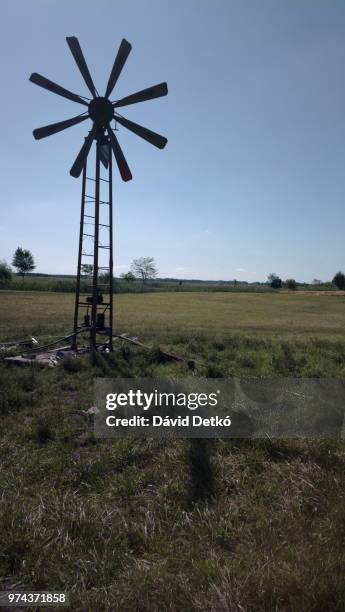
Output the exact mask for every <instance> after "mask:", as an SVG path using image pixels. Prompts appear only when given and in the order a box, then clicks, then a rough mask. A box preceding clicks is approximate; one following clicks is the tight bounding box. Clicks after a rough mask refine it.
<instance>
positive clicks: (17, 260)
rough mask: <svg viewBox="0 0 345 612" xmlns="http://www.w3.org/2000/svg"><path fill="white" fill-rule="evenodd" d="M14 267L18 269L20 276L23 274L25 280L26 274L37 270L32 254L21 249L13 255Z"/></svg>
mask: <svg viewBox="0 0 345 612" xmlns="http://www.w3.org/2000/svg"><path fill="white" fill-rule="evenodd" d="M12 266H14V267H15V268H17V272H18V274H21V276H22V277H23V279H24V277H25V274H28V272H32V270H34V269H35V268H36V266H35V262H34V257H33V255H32V253H31V252H30V251H28V250H27V249H22V248H21V247H18V248H17V250H16V252H15V253H14V255H13V260H12Z"/></svg>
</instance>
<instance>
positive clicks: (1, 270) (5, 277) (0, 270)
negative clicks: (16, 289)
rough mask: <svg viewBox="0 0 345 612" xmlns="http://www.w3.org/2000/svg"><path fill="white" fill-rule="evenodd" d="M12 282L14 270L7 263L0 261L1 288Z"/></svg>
mask: <svg viewBox="0 0 345 612" xmlns="http://www.w3.org/2000/svg"><path fill="white" fill-rule="evenodd" d="M11 280H12V270H11V268H10V266H9V265H8V264H7V263H6V261H0V288H1V287H6V286H7V285H8V284H9V282H10V281H11Z"/></svg>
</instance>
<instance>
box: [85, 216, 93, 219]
mask: <svg viewBox="0 0 345 612" xmlns="http://www.w3.org/2000/svg"><path fill="white" fill-rule="evenodd" d="M84 217H88V219H94V218H95V215H84Z"/></svg>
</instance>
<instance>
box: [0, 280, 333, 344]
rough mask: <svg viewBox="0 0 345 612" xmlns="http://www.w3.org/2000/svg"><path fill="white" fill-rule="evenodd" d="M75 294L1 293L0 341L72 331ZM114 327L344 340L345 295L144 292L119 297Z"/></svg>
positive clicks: (153, 332)
mask: <svg viewBox="0 0 345 612" xmlns="http://www.w3.org/2000/svg"><path fill="white" fill-rule="evenodd" d="M73 303H74V298H73V295H71V294H65V293H60V294H59V293H49V292H41V293H40V292H37V291H35V292H26V291H25V292H24V291H23V292H20V291H15V292H12V291H0V338H1V339H2V340H5V339H6V338H9V337H10V336H11V335H13V331H15V335H19V336H23V335H28V334H34V335H35V334H36V335H42V334H43V335H46V334H49V333H59V332H66V331H69V330H71V326H72V320H73ZM115 328H116V329H117V330H118V331H119V332H123V331H128V332H133V333H139V334H143V335H155V336H161V335H162V334H163V333H164V334H165V335H168V336H169V335H176V334H178V333H180V332H181V331H182V332H183V334H186V335H187V336H190V335H192V334H195V333H198V334H200V333H201V334H204V335H206V336H208V337H210V336H214V335H215V334H221V336H222V337H226V336H229V335H232V334H233V333H234V332H241V333H250V334H255V335H257V336H261V337H274V336H275V337H279V338H283V337H286V338H292V337H293V338H301V339H306V338H310V337H318V338H325V339H327V338H328V339H339V337H344V329H345V298H344V296H343V295H338V294H336V295H327V296H325V295H315V294H314V293H313V292H309V293H308V294H307V295H305V294H302V292H298V293H289V294H287V293H276V294H275V293H267V294H260V293H252V294H251V293H207V292H205V293H202V292H200V293H163V292H162V293H145V294H123V295H118V296H116V299H115Z"/></svg>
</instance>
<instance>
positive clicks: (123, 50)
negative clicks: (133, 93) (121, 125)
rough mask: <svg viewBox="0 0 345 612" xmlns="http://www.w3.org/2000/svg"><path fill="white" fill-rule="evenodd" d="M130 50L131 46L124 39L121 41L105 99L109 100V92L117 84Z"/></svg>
mask: <svg viewBox="0 0 345 612" xmlns="http://www.w3.org/2000/svg"><path fill="white" fill-rule="evenodd" d="M131 48H132V45H131V44H130V43H129V42H128V41H127V40H126V39H125V38H123V39H122V41H121V44H120V47H119V50H118V52H117V56H116V58H115V61H114V65H113V67H112V70H111V73H110V77H109V81H108V85H107V90H106V92H105V97H106V98H109V96H110V94H111V92H112V91H113V89H114V87H115V85H116V83H117V80H118V78H119V76H120V74H121V71H122V68H123V67H124V65H125V62H126V60H127V57H128V56H129V54H130V51H131Z"/></svg>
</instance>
